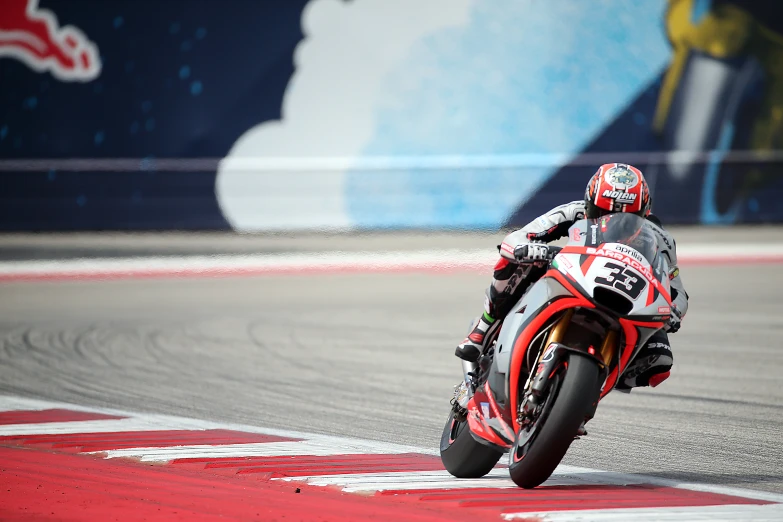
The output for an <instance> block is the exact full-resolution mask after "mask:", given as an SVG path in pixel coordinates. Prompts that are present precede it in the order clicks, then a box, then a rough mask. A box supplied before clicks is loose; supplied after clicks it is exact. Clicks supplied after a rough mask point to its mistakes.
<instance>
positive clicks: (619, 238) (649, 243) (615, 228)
mask: <svg viewBox="0 0 783 522" xmlns="http://www.w3.org/2000/svg"><path fill="white" fill-rule="evenodd" d="M586 221H587V230H586V232H587V238H586V241H585V245H586V246H598V245H601V244H603V243H620V244H622V245H626V246H629V247H631V248H633V249H634V250H637V251H638V252H639V253H640V254H642V256H644V257H645V259H647V261H649V262H650V265H652V266H655V256H656V254H657V253H658V239H657V238H656V237H655V232H653V231H652V229H651V228H650V227H648V226H646V223H647V220H645V219H644V218H642V217H639V216H637V215H636V214H627V213H616V214H608V215H606V216H602V217H599V218H597V219H588V220H586ZM594 231H595V233H593V232H594Z"/></svg>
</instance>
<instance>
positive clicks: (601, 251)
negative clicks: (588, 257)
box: [586, 247, 659, 288]
mask: <svg viewBox="0 0 783 522" xmlns="http://www.w3.org/2000/svg"><path fill="white" fill-rule="evenodd" d="M586 253H587V254H592V255H596V256H603V257H610V258H612V259H616V260H617V261H622V262H623V263H625V264H626V265H629V266H631V267H632V268H634V269H636V270H638V271H639V272H641V274H642V275H643V276H644V277H645V278H646V279H647V280H648V281H650V282H651V283H653V284H654V285H657V284H659V282H658V280H657V279H655V277H653V273H652V270H651V269H650V268H649V267H647V266H644V265H643V264H641V263H640V262H639V261H637V260H636V259H634V258H632V257H628V256H627V255H625V254H622V253H620V252H615V251H614V250H607V249H605V248H590V247H588V248H587V249H586ZM656 288H657V286H656Z"/></svg>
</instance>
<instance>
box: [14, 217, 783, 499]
mask: <svg viewBox="0 0 783 522" xmlns="http://www.w3.org/2000/svg"><path fill="white" fill-rule="evenodd" d="M772 231H773V233H772V234H764V233H759V235H760V236H761V237H769V236H770V235H771V236H773V240H776V241H777V240H779V239H780V237H781V233H780V231H779V230H778V229H772ZM709 234H716V236H709ZM705 235H706V236H709V237H723V238H724V239H726V240H727V244H728V245H731V244H732V242H733V241H741V240H748V241H750V240H754V241H758V240H759V239H760V237H752V238H749V237H748V234H746V235H744V236H740V235H737V233H736V232H731V233H728V232H715V231H709V232H704V233H701V232H700V231H698V230H695V231H690V232H687V233H683V234H681V235H676V237H677V239H678V242H679V243H680V244H682V243H683V241H686V240H688V239H689V238H690V237H698V238H700V239H702V241H703V240H704V239H703V238H704V237H705ZM755 235H756V234H750V236H755ZM683 238H685V239H683ZM381 239H383V238H381ZM397 239H398V240H399V238H397ZM495 239H496V237H495V236H484V237H483V238H480V241H481V242H479V240H478V239H476V238H474V239H471V240H470V241H468V240H465V241H466V242H470V243H471V245H472V246H473V247H479V246H482V244H486V245H487V246H488V248H492V246H493V245H494V244H496V243H495V242H494V240H495ZM377 241H378V243H379V244H383V245H384V247H385V248H389V245H392V246H394V245H393V243H394V241H390V240H389V239H388V238H386V240H377ZM416 241H424V239H421V240H419V239H417V240H416ZM416 241H414V243H415V242H416ZM348 242H350V240H349V241H348ZM131 243H132V241H131ZM363 243H364V244H365V245H366V242H363ZM271 244H274V241H272V242H271ZM331 245H332V248H335V249H337V248H338V247H339V248H342V243H340V242H339V241H338V240H334V241H332V242H331ZM416 245H417V246H420V245H419V244H418V243H416ZM29 246H30V245H29V243H28V244H27V246H25V247H24V248H28V247H29ZM167 246H170V245H167ZM152 247H154V245H152ZM152 247H145V248H152ZM31 248H32V247H31ZM401 248H403V247H401ZM346 249H347V247H346ZM34 250H35V248H32V250H30V251H34ZM38 257H46V255H44V254H41V255H40V256H38ZM682 275H683V278H684V280H685V283H686V285H687V288H688V291H689V294H690V295H691V311H690V312H689V314H688V316H687V318H686V322H685V324H684V326H683V328H682V330H681V331H680V332H679V333H677V334H676V335H674V336H672V343H673V348H674V354H675V367H674V371H673V375H672V377H671V378H670V379H669V380H668V381H666V382H665V383H664V384H663V385H661V386H660V387H658V388H657V389H655V390H635V391H634V392H633V393H632V394H630V395H625V394H620V393H615V394H612V395H610V396H609V397H608V398H607V399H606V400H605V401H604V402H602V404H601V405H600V407H599V409H598V413H597V415H596V418H595V419H594V420H593V421H591V423H590V424H588V429H589V432H590V433H589V435H588V436H587V437H586V438H583V439H582V440H579V441H576V442H575V443H574V444H573V445H572V448H571V450H570V451H569V453H568V455H567V456H566V459H565V460H564V463H565V464H571V465H577V466H585V467H591V468H599V469H605V470H611V471H620V472H626V473H638V474H645V475H655V476H660V477H667V478H674V479H678V480H684V481H690V482H703V483H713V484H722V485H731V486H739V487H744V488H749V489H758V490H766V491H773V492H778V493H781V492H783V444H781V443H782V442H783V387H782V386H781V374H783V348H781V346H780V344H781V343H780V335H781V333H783V323H782V322H781V319H780V317H781V315H782V314H783V303H781V297H780V296H781V295H783V292H782V291H783V267H782V266H781V265H779V264H758V265H727V266H695V265H690V266H687V267H683V269H682ZM488 280H489V275H488V274H480V273H475V272H466V273H449V274H433V273H388V274H385V273H375V274H350V273H342V274H307V275H304V276H301V277H297V276H294V275H285V276H260V277H236V278H230V277H228V278H217V279H198V278H183V279H151V280H115V281H70V282H35V283H32V282H25V283H4V284H2V285H0V339H1V340H2V349H0V393H1V394H7V395H20V396H25V397H34V398H44V399H52V400H60V401H66V402H73V403H77V404H83V405H88V406H90V405H91V406H107V407H116V408H123V409H129V410H134V411H142V412H154V413H168V414H174V415H180V416H189V417H195V418H201V419H206V420H214V421H226V422H236V423H243V424H252V425H258V426H266V427H271V428H284V429H295V430H301V431H308V432H315V433H325V434H337V435H344V436H354V437H360V438H366V439H373V440H381V441H388V442H396V443H403V444H410V445H415V446H423V447H431V448H436V447H437V444H438V440H439V437H440V431H441V429H442V426H443V422H444V421H445V417H446V414H447V411H448V407H449V406H448V399H449V398H450V396H451V391H452V389H453V386H454V384H456V383H457V382H458V380H459V378H460V365H459V361H458V360H457V359H456V358H455V357H454V356H453V349H454V346H455V344H456V343H457V342H458V341H459V340H461V338H462V336H463V335H464V334H465V330H466V328H467V323H468V321H469V320H470V319H471V318H472V316H474V315H475V314H476V313H477V312H478V311H479V310H480V308H481V304H482V300H483V290H484V288H485V286H486V284H487V283H488Z"/></svg>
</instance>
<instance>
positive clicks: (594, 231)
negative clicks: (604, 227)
mask: <svg viewBox="0 0 783 522" xmlns="http://www.w3.org/2000/svg"><path fill="white" fill-rule="evenodd" d="M590 231H591V235H590V241H591V242H592V243H593V244H596V243H597V242H598V239H597V237H596V236H597V234H598V225H590Z"/></svg>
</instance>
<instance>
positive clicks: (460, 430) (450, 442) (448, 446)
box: [440, 411, 503, 478]
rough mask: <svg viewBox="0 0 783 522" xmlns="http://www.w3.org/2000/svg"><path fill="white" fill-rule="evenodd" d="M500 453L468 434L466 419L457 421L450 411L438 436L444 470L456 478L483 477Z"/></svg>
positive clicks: (496, 461) (498, 458)
mask: <svg viewBox="0 0 783 522" xmlns="http://www.w3.org/2000/svg"><path fill="white" fill-rule="evenodd" d="M502 455H503V453H502V452H501V451H498V450H496V449H494V448H490V447H489V446H485V445H484V444H481V443H480V442H477V441H476V440H475V439H474V438H473V436H472V435H471V434H470V428H469V427H468V421H467V419H466V420H463V421H459V420H458V419H456V418H455V414H454V411H452V412H451V414H450V415H449V419H448V420H447V421H446V425H445V426H444V427H443V434H442V435H441V438H440V460H441V461H442V462H443V465H444V466H445V467H446V471H448V472H449V473H451V474H452V475H454V476H455V477H457V478H479V477H483V476H484V475H486V474H487V473H489V472H490V471H492V468H494V467H495V464H497V463H498V460H500V457H501V456H502Z"/></svg>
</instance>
